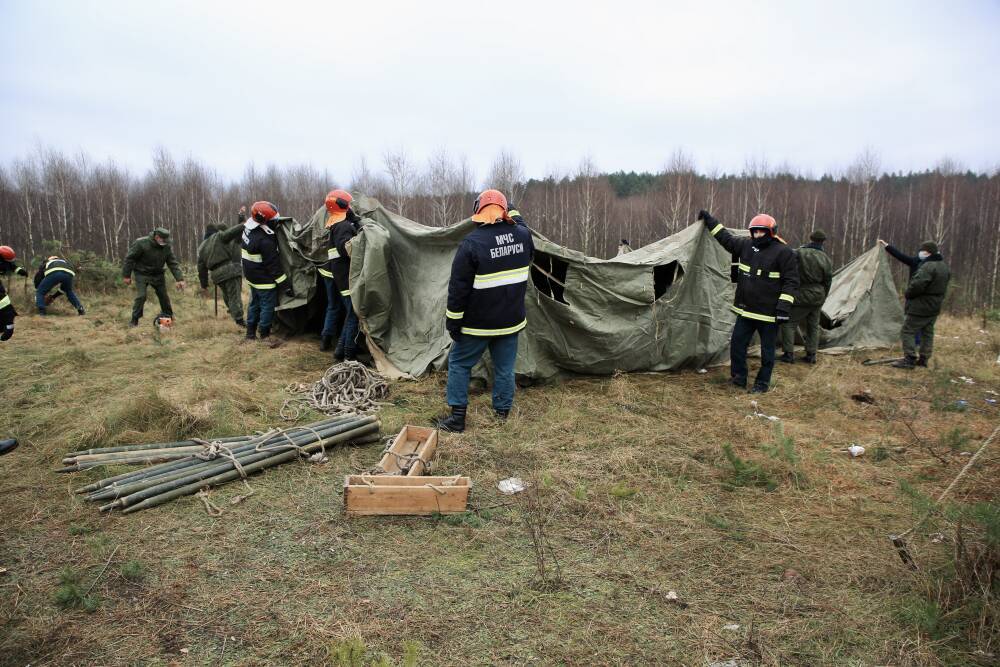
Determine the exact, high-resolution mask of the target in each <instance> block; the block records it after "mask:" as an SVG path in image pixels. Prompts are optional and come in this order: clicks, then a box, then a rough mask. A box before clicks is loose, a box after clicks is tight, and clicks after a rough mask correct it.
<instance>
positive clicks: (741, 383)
mask: <svg viewBox="0 0 1000 667" xmlns="http://www.w3.org/2000/svg"><path fill="white" fill-rule="evenodd" d="M729 384H731V385H733V386H734V387H736V388H738V389H746V388H747V379H746V378H736V377H731V378H729Z"/></svg>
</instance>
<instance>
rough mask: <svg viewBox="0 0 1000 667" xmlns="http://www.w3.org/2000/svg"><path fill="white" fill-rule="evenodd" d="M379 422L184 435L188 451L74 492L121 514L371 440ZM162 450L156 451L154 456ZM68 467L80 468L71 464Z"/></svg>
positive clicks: (350, 419) (343, 420) (335, 421)
mask: <svg viewBox="0 0 1000 667" xmlns="http://www.w3.org/2000/svg"><path fill="white" fill-rule="evenodd" d="M379 428H380V423H379V420H378V418H376V417H372V416H364V415H349V416H341V417H335V418H331V419H325V420H322V421H318V422H315V423H312V424H307V425H305V426H293V427H289V428H285V429H275V430H272V431H268V432H267V433H263V434H260V435H254V436H245V437H238V438H221V439H218V440H213V441H210V442H208V441H198V442H194V441H189V442H193V443H194V444H195V445H196V450H197V451H187V452H185V454H184V455H183V456H181V457H177V458H176V459H167V460H165V462H163V463H160V464H159V465H154V466H150V467H146V468H142V469H140V470H136V471H133V472H129V473H124V474H121V475H115V476H113V477H108V478H106V479H102V480H99V481H97V482H94V483H92V484H88V485H86V486H84V487H82V488H80V489H77V490H76V492H77V493H80V494H85V495H84V497H85V498H86V499H87V500H89V501H92V502H104V503H105V504H104V505H102V506H101V510H102V511H105V512H110V511H112V510H121V512H122V514H129V513H131V512H137V511H139V510H143V509H148V508H150V507H156V506H157V505H162V504H163V503H166V502H169V501H171V500H174V499H176V498H180V497H183V496H188V495H191V494H194V493H197V492H198V491H200V490H202V489H205V488H211V487H214V486H219V485H221V484H225V483H227V482H231V481H234V480H239V479H246V478H247V477H248V476H249V475H251V474H253V473H255V472H258V471H261V470H265V469H267V468H271V467H274V466H276V465H280V464H282V463H288V462H289V461H294V460H296V459H298V458H299V457H300V456H308V455H310V454H313V453H316V452H320V451H324V450H325V449H326V448H328V447H332V446H335V445H340V444H348V443H350V444H363V443H367V442H375V441H377V440H378V438H379ZM160 444H162V443H156V445H155V446H154V448H153V449H148V450H130V449H128V448H126V451H131V452H143V451H145V452H150V451H157V452H160V451H161V450H164V449H169V448H165V447H161V446H159V445H160ZM169 444H177V443H169ZM185 447H188V445H178V447H177V449H181V448H185ZM111 449H117V448H111ZM89 451H94V450H89ZM106 453H107V454H117V453H119V452H106ZM75 454H77V455H78V456H77V457H76V460H77V461H78V463H77V465H80V464H85V465H86V461H79V457H80V456H94V455H96V454H84V453H82V452H77V453H75ZM162 455H163V454H159V453H158V454H156V456H162ZM119 458H126V459H127V460H129V462H133V463H138V462H142V461H133V460H131V459H137V458H141V457H140V456H131V457H119ZM146 460H153V459H146ZM123 462H126V461H122V460H118V461H116V463H123ZM105 465H107V464H105ZM70 469H72V470H76V469H85V468H72V467H70Z"/></svg>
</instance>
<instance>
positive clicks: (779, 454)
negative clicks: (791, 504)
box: [762, 422, 806, 489]
mask: <svg viewBox="0 0 1000 667" xmlns="http://www.w3.org/2000/svg"><path fill="white" fill-rule="evenodd" d="M762 449H763V450H764V453H765V454H767V455H768V456H769V457H771V458H772V459H774V460H775V461H777V462H778V463H779V464H780V465H781V466H782V467H784V468H785V475H786V476H787V477H788V478H789V479H790V480H791V482H792V485H793V486H794V487H795V488H797V489H801V488H803V487H804V486H805V485H806V476H805V473H804V472H802V469H801V468H800V467H799V455H798V453H797V452H796V451H795V441H794V440H793V439H792V437H791V436H788V435H785V429H784V427H783V426H782V425H781V423H780V422H779V423H777V424H775V425H774V442H773V443H769V444H765V445H763V447H762Z"/></svg>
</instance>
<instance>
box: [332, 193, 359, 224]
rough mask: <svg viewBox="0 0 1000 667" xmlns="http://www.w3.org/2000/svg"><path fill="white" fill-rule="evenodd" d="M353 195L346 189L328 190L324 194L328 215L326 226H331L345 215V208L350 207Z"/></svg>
mask: <svg viewBox="0 0 1000 667" xmlns="http://www.w3.org/2000/svg"><path fill="white" fill-rule="evenodd" d="M352 201H354V197H352V196H351V193H350V192H348V191H347V190H330V194H328V195H327V196H326V210H327V211H328V212H329V215H328V216H327V217H326V226H327V227H332V226H333V225H335V224H337V223H338V222H340V221H341V220H343V219H344V218H346V217H347V209H349V208H350V207H351V202H352Z"/></svg>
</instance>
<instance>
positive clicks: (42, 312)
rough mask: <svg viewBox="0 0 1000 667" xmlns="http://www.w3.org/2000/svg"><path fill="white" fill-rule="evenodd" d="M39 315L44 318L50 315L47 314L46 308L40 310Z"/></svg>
mask: <svg viewBox="0 0 1000 667" xmlns="http://www.w3.org/2000/svg"><path fill="white" fill-rule="evenodd" d="M38 314H39V315H41V316H42V317H45V316H46V315H47V314H48V313H46V312H45V309H44V308H39V309H38Z"/></svg>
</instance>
